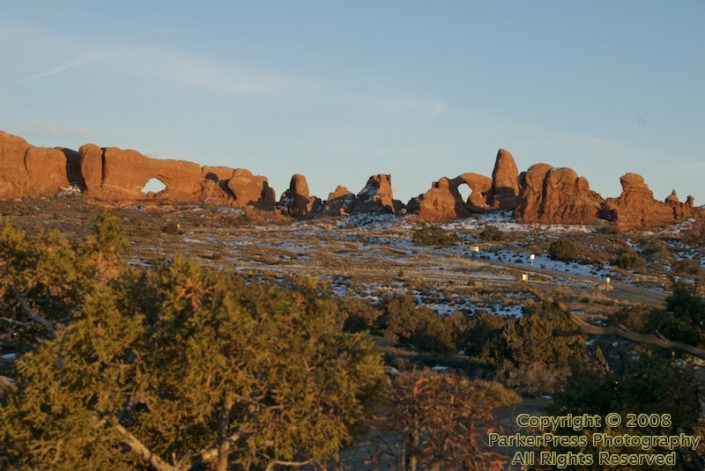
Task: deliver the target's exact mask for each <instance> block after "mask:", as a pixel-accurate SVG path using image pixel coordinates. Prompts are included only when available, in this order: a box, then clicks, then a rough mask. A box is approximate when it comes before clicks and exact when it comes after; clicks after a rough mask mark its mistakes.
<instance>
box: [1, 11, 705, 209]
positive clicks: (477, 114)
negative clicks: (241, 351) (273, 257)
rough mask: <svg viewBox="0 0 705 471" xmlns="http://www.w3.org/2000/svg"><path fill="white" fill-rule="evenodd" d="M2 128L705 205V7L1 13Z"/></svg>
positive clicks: (284, 171)
mask: <svg viewBox="0 0 705 471" xmlns="http://www.w3.org/2000/svg"><path fill="white" fill-rule="evenodd" d="M0 129H3V130H6V131H8V132H11V133H15V134H20V135H22V136H24V137H26V138H27V139H29V140H30V141H31V142H33V143H35V144H37V145H52V146H53V145H64V146H68V147H73V148H77V147H78V146H79V145H81V144H82V143H85V142H95V143H97V144H100V145H104V146H107V145H115V146H120V147H129V148H136V149H138V150H140V151H142V152H144V153H146V154H148V155H152V156H157V157H174V158H180V159H187V160H193V161H196V162H199V163H202V164H221V165H229V166H234V167H244V168H248V169H250V170H252V171H253V172H255V173H258V174H262V175H267V176H268V177H269V178H270V182H271V183H272V184H273V185H274V187H275V188H276V189H277V195H279V194H280V193H281V191H282V190H284V189H285V187H286V185H287V184H288V180H289V177H290V176H291V174H292V173H294V172H298V173H303V174H305V175H306V176H307V177H308V180H309V185H310V187H311V189H312V190H313V191H314V192H315V193H316V194H318V195H319V196H322V197H323V198H325V197H326V196H327V194H328V192H330V191H332V190H333V189H334V188H335V186H336V185H337V184H344V185H347V186H348V187H349V188H350V189H351V190H352V191H355V192H357V191H358V190H360V188H362V186H363V185H364V183H365V181H366V179H367V177H368V176H369V175H371V174H374V173H380V172H384V173H391V174H392V175H393V180H392V181H393V183H394V189H395V191H396V193H397V196H399V197H401V198H402V199H404V200H406V199H407V198H408V197H410V196H412V195H415V194H418V193H421V192H423V191H425V190H426V189H428V188H429V186H430V183H431V181H432V180H436V179H438V177H440V176H444V175H446V176H455V175H457V174H459V173H461V172H470V171H472V172H478V173H484V174H488V175H489V174H490V173H491V171H492V164H493V162H494V156H495V153H496V151H497V149H498V148H499V147H505V148H507V149H509V150H510V151H512V153H513V154H514V155H515V157H516V159H517V163H518V164H519V167H520V169H522V170H523V169H526V168H527V167H528V166H529V165H531V164H533V163H537V162H547V163H550V164H552V165H554V166H569V167H572V168H574V169H575V170H576V171H577V172H578V173H579V174H581V175H585V176H586V177H588V179H589V181H590V183H591V186H592V187H593V188H594V189H596V190H597V191H599V192H601V193H602V194H603V196H616V195H617V194H618V193H619V191H620V189H619V181H618V178H619V176H620V175H622V174H623V173H625V172H627V171H636V172H639V173H642V174H643V175H644V176H645V177H646V180H647V183H648V184H649V185H650V186H651V187H652V189H654V190H655V193H656V196H657V197H658V198H664V197H665V196H666V195H667V194H668V193H669V192H670V190H671V189H672V188H676V189H678V190H679V195H680V196H681V198H682V199H685V196H686V195H687V194H688V193H690V194H693V195H695V196H696V203H697V204H704V203H705V185H703V180H704V178H703V177H704V176H705V152H704V150H703V149H704V147H705V1H704V0H677V1H661V0H659V1H648V0H634V1H622V0H620V1H614V0H609V1H599V0H585V1H581V2H578V1H558V0H556V1H542V0H531V1H528V0H527V1H518V0H517V1H511V2H508V1H482V2H479V1H478V2H472V1H460V0H458V1H444V0H439V1H412V0H403V1H386V0H378V1H352V0H350V1H345V2H344V1H335V0H320V1H308V0H299V1H266V0H262V1H247V2H238V1H222V2H209V1H201V2H177V1H147V0H142V1H133V0H121V1H113V2H107V1H96V0H92V1H70V0H65V1H49V0H47V1H43V2H39V1H34V0H22V1H17V0H12V1H10V0H0Z"/></svg>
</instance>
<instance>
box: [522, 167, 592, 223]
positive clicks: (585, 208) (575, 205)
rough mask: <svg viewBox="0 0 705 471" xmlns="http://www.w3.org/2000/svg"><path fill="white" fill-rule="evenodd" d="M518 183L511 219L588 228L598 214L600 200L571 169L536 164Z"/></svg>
mask: <svg viewBox="0 0 705 471" xmlns="http://www.w3.org/2000/svg"><path fill="white" fill-rule="evenodd" d="M519 183H520V187H521V191H520V194H519V201H518V204H517V207H516V210H515V212H514V216H515V217H516V218H517V219H518V220H519V221H520V222H540V223H547V224H553V223H563V224H590V223H594V222H595V221H596V220H597V218H598V216H599V214H600V207H601V205H602V197H601V196H600V195H599V194H597V193H595V192H594V191H591V190H590V185H589V184H588V181H587V180H586V179H585V178H584V177H578V175H577V174H576V173H575V171H573V170H572V169H569V168H552V167H551V166H550V165H548V164H536V165H533V166H532V167H530V168H529V170H527V171H526V172H525V173H522V174H521V175H520V178H519Z"/></svg>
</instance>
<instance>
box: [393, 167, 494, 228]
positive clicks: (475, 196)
mask: <svg viewBox="0 0 705 471" xmlns="http://www.w3.org/2000/svg"><path fill="white" fill-rule="evenodd" d="M461 185H468V186H469V187H470V189H471V190H472V193H471V194H470V196H469V197H468V200H467V201H463V197H462V195H461V194H460V191H459V188H460V186H461ZM491 187H492V180H491V179H489V178H488V177H486V176H484V175H479V174H477V173H463V174H461V175H459V176H457V177H455V178H453V179H452V180H449V179H448V178H446V177H443V178H441V179H440V180H438V181H437V182H434V183H433V185H431V189H430V190H428V191H427V192H426V193H424V194H422V195H420V196H419V197H417V198H412V200H411V201H409V203H408V205H407V206H408V208H409V211H410V212H418V216H417V218H418V219H419V220H422V221H450V220H453V219H458V218H464V217H468V216H469V215H470V213H471V212H473V211H478V210H487V209H488V206H487V196H488V194H489V191H490V189H491Z"/></svg>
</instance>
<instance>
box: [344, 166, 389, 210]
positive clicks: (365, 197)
mask: <svg viewBox="0 0 705 471" xmlns="http://www.w3.org/2000/svg"><path fill="white" fill-rule="evenodd" d="M353 211H354V212H358V213H395V212H396V211H397V208H395V202H394V194H393V192H392V176H391V175H384V174H379V175H373V176H371V177H370V178H369V179H368V180H367V184H366V185H365V187H364V188H363V189H362V190H361V191H360V192H359V193H358V194H357V199H356V200H355V206H354V208H353Z"/></svg>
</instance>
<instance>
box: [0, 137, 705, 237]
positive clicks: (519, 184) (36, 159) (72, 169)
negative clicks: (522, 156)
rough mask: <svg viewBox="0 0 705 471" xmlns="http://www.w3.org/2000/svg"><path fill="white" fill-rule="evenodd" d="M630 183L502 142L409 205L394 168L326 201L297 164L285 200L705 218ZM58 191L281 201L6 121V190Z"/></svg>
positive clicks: (236, 178)
mask: <svg viewBox="0 0 705 471" xmlns="http://www.w3.org/2000/svg"><path fill="white" fill-rule="evenodd" d="M151 179H157V180H159V181H160V182H162V183H163V184H164V189H163V190H162V191H159V192H158V193H156V194H155V193H151V192H148V193H145V192H144V191H143V190H144V188H145V185H146V184H147V183H148V182H149V181H150V180H151ZM621 183H622V194H621V195H620V196H619V197H617V198H608V199H606V200H604V199H603V198H602V197H601V196H600V195H599V194H597V193H596V192H594V191H592V190H590V185H589V184H588V181H587V180H586V179H585V178H584V177H580V176H578V175H577V173H576V172H575V171H573V170H571V169H569V168H553V167H552V166H551V165H548V164H536V165H533V166H531V167H529V169H528V170H527V171H526V172H523V173H521V174H519V170H518V168H517V165H516V162H515V161H514V157H513V156H512V154H511V153H510V152H509V151H507V150H505V149H499V151H498V152H497V157H496V159H495V165H494V169H493V171H492V178H489V177H486V176H484V175H480V174H477V173H471V172H468V173H462V174H460V175H458V176H457V177H455V178H452V179H451V178H446V177H443V178H440V179H439V180H438V181H436V182H434V183H433V184H432V185H431V188H430V189H429V190H428V191H426V192H425V193H423V194H421V195H419V196H418V197H416V198H412V199H411V200H410V201H409V202H408V204H407V206H404V205H403V204H402V203H401V202H400V201H398V200H395V199H394V194H393V191H392V182H391V176H390V175H386V174H378V175H373V176H371V177H370V178H369V179H368V180H367V184H366V185H365V187H364V188H363V189H362V190H361V191H360V192H359V193H358V194H357V195H355V194H353V193H352V192H350V191H349V190H348V189H347V188H345V187H342V186H338V187H337V188H336V189H335V191H333V192H332V193H330V194H329V195H328V200H327V201H326V202H325V203H323V202H322V201H321V200H320V199H319V198H316V197H315V196H311V195H310V194H309V189H308V183H307V182H306V177H304V176H303V175H299V174H296V175H294V176H292V178H291V182H290V184H289V188H288V190H286V191H285V192H284V194H283V195H282V198H281V200H280V203H279V204H280V206H281V207H283V208H285V211H286V212H287V213H288V214H289V215H291V216H294V217H311V216H315V215H317V214H319V213H323V214H326V215H331V216H339V215H347V214H352V213H389V214H405V213H407V212H409V213H414V214H416V215H417V216H416V217H417V218H418V219H420V220H425V221H447V220H453V219H458V218H465V217H468V216H470V215H471V214H472V213H475V212H487V211H502V210H513V212H514V217H515V218H516V219H517V220H518V221H519V222H523V223H546V224H552V223H562V224H592V223H595V222H598V221H599V220H600V219H603V220H608V221H611V222H613V223H614V224H615V225H617V226H618V227H621V228H623V229H647V228H653V227H658V226H666V225H671V224H674V223H678V222H681V221H685V220H687V219H689V218H696V219H698V220H699V221H698V223H699V224H703V223H705V209H704V208H702V207H695V202H694V198H693V197H692V196H688V198H687V199H686V201H685V202H681V201H680V200H679V198H678V195H677V194H676V192H675V190H674V191H673V192H672V193H671V195H670V196H668V197H667V198H666V199H665V200H664V201H657V200H655V199H654V195H653V192H652V191H651V190H650V189H649V187H648V186H647V185H646V183H645V182H644V178H643V177H641V176H640V175H637V174H635V173H628V174H626V175H624V176H623V177H622V178H621ZM463 185H467V186H468V187H469V188H470V189H471V194H470V196H469V197H468V199H467V200H466V201H465V200H463V196H462V195H461V192H460V189H461V187H462V186H463ZM54 195H82V196H85V197H88V198H92V199H96V200H102V201H112V202H119V201H132V200H144V199H151V198H154V199H157V200H166V201H191V202H204V203H213V204H219V205H230V206H238V207H244V206H255V207H257V208H260V209H274V208H275V202H276V194H275V191H274V189H273V188H271V187H270V186H269V182H268V180H267V177H264V176H259V175H253V174H252V172H250V171H249V170H246V169H242V168H236V169H233V168H230V167H208V166H203V167H202V166H199V165H198V164H195V163H192V162H186V161H181V160H160V159H153V158H150V157H147V156H145V155H143V154H141V153H139V152H137V151H134V150H124V149H119V148H116V147H98V146H97V145H95V144H85V145H83V146H81V148H80V149H79V150H78V152H76V151H74V150H71V149H64V148H46V147H35V146H33V145H31V144H30V143H28V142H27V141H26V140H24V139H22V138H21V137H18V136H13V135H11V134H7V133H4V132H2V131H0V199H16V198H25V197H39V196H54Z"/></svg>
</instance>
